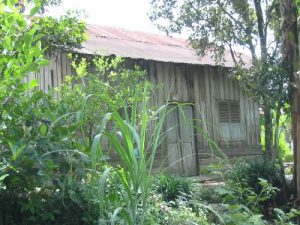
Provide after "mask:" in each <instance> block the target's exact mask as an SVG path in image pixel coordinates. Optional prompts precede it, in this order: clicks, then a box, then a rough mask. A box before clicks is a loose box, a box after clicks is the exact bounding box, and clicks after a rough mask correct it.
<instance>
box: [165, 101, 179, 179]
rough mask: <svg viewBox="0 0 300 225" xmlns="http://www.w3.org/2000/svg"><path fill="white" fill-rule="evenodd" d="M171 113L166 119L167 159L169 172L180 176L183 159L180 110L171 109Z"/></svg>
mask: <svg viewBox="0 0 300 225" xmlns="http://www.w3.org/2000/svg"><path fill="white" fill-rule="evenodd" d="M169 111H170V113H169V114H168V115H167V118H166V127H168V132H167V137H166V142H167V152H168V154H167V157H168V171H169V172H172V173H176V174H180V173H181V171H182V159H181V158H182V157H181V150H180V142H179V140H180V134H179V121H178V110H177V108H176V107H175V106H170V107H169Z"/></svg>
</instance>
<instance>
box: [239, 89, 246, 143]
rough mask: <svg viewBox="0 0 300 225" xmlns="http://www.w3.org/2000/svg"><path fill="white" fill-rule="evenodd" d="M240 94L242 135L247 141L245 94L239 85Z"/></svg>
mask: <svg viewBox="0 0 300 225" xmlns="http://www.w3.org/2000/svg"><path fill="white" fill-rule="evenodd" d="M238 90H239V96H240V101H239V102H240V113H241V136H242V139H243V140H244V141H245V142H246V143H247V127H246V124H247V118H246V112H245V96H244V93H243V92H242V90H241V88H240V86H238Z"/></svg>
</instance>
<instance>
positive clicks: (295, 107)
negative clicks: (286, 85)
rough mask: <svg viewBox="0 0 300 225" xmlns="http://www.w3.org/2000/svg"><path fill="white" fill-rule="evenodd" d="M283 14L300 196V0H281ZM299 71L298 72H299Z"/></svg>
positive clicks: (295, 179) (295, 167)
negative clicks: (299, 27) (299, 13)
mask: <svg viewBox="0 0 300 225" xmlns="http://www.w3.org/2000/svg"><path fill="white" fill-rule="evenodd" d="M280 4H281V14H282V23H281V24H282V55H283V57H282V58H283V60H282V66H283V67H284V68H285V69H286V71H287V72H288V76H289V79H290V82H291V86H292V90H291V92H290V102H291V105H292V107H291V108H292V110H291V115H292V138H293V143H294V184H295V190H296V191H295V194H296V196H297V198H300V162H299V157H300V144H299V143H300V77H299V72H298V71H299V70H300V67H299V59H300V58H299V43H298V29H297V16H298V15H297V5H298V10H299V9H300V7H299V5H300V1H295V0H281V1H280ZM297 72H298V73H297Z"/></svg>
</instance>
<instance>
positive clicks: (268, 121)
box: [264, 103, 274, 160]
mask: <svg viewBox="0 0 300 225" xmlns="http://www.w3.org/2000/svg"><path fill="white" fill-rule="evenodd" d="M264 117H265V147H266V158H267V159H268V160H273V159H274V154H273V151H272V137H273V126H272V113H271V107H270V105H269V104H268V103H266V104H265V106H264Z"/></svg>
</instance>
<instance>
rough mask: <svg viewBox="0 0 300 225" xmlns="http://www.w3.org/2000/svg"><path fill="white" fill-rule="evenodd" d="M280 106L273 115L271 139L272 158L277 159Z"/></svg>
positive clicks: (278, 155)
mask: <svg viewBox="0 0 300 225" xmlns="http://www.w3.org/2000/svg"><path fill="white" fill-rule="evenodd" d="M280 108H281V107H280V106H278V107H277V109H276V113H275V122H274V138H273V149H274V158H275V159H277V158H279V157H280V154H279V136H280V134H279V122H280V116H281V112H280Z"/></svg>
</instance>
